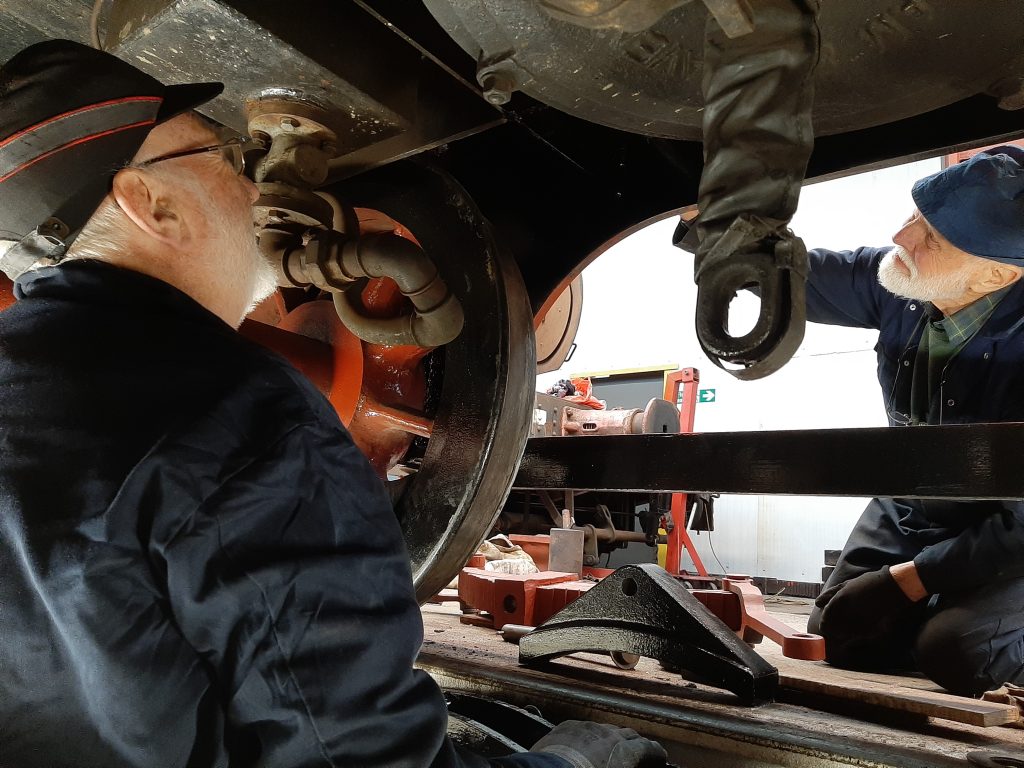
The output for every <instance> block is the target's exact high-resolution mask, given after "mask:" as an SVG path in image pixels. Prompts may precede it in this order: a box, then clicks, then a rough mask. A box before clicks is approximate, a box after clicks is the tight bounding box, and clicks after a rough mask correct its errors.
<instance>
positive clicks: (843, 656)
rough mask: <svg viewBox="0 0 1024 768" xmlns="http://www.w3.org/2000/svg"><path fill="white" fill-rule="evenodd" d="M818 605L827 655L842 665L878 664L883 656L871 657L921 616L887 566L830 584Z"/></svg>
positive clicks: (831, 660) (829, 659) (817, 602)
mask: <svg viewBox="0 0 1024 768" xmlns="http://www.w3.org/2000/svg"><path fill="white" fill-rule="evenodd" d="M815 605H817V606H818V607H819V608H822V612H821V622H820V632H821V634H822V635H823V636H824V637H825V658H826V659H827V660H828V661H830V662H832V663H833V664H837V665H839V666H850V667H873V666H876V665H878V663H879V662H880V661H882V660H881V659H872V658H869V657H870V656H873V655H876V653H878V652H884V650H885V644H886V643H885V641H886V640H887V639H888V638H890V637H892V638H893V639H895V638H897V637H898V636H899V635H901V634H902V633H905V632H906V631H908V630H909V628H910V627H911V625H912V624H913V623H914V622H915V621H917V620H918V619H919V617H920V611H919V610H916V609H915V604H914V601H913V600H911V599H910V598H909V597H907V596H906V595H905V594H904V593H903V590H902V589H900V587H899V585H898V584H897V583H896V580H895V579H893V577H892V574H891V573H889V567H888V566H886V567H885V568H882V569H881V570H878V571H870V572H868V573H862V574H861V575H860V576H858V577H856V578H854V579H850V580H849V581H847V582H844V583H842V584H839V585H836V586H835V587H830V588H829V589H828V590H827V591H826V592H823V593H822V594H821V595H820V596H819V597H818V599H817V600H815Z"/></svg>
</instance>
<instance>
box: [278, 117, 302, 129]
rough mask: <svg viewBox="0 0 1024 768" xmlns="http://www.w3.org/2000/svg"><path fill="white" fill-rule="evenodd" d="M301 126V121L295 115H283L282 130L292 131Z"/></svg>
mask: <svg viewBox="0 0 1024 768" xmlns="http://www.w3.org/2000/svg"><path fill="white" fill-rule="evenodd" d="M298 127H299V121H298V120H296V119H295V118H294V117H283V118H281V130H282V131H285V132H286V133H291V132H292V131H294V130H295V129H296V128H298Z"/></svg>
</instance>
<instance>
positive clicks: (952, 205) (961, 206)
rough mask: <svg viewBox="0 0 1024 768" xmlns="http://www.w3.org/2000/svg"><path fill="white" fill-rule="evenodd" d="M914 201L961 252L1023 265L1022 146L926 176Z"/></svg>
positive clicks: (986, 153) (915, 191)
mask: <svg viewBox="0 0 1024 768" xmlns="http://www.w3.org/2000/svg"><path fill="white" fill-rule="evenodd" d="M913 197H914V203H915V204H916V205H917V209H918V210H919V211H920V212H921V215H922V216H924V217H925V219H927V220H928V223H929V224H931V225H932V226H933V227H935V229H937V230H938V231H939V233H940V234H941V235H942V236H943V237H945V238H946V239H947V240H949V242H951V243H952V244H953V245H955V246H956V247H957V248H959V249H960V250H962V251H967V253H970V254H973V255H975V256H981V257H982V258H984V259H992V260H993V261H1001V262H1003V263H1005V264H1016V265H1017V266H1024V149H1021V148H1020V147H1014V146H1002V147H994V148H992V149H987V150H985V151H984V152H979V153H978V154H976V155H974V156H973V157H970V158H968V159H967V160H964V161H963V162H962V163H957V164H956V165H951V166H950V167H949V168H945V169H943V170H941V171H939V172H938V173H935V174H932V175H931V176H927V177H925V178H923V179H921V180H920V181H918V182H917V183H916V184H914V188H913Z"/></svg>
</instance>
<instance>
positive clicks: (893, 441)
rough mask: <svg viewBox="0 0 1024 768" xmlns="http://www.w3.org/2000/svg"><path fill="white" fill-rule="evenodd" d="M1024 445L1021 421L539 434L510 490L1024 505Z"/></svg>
mask: <svg viewBox="0 0 1024 768" xmlns="http://www.w3.org/2000/svg"><path fill="white" fill-rule="evenodd" d="M1022 448H1024V424H972V425H956V426H935V427H932V426H929V427H914V428H906V429H892V428H891V427H877V428H870V429H822V430H791V431H772V432H704V433H697V434H689V435H686V434H682V435H612V436H607V437H587V438H571V437H539V438H533V439H531V440H530V442H529V444H528V445H527V448H526V453H525V454H524V456H523V461H522V465H521V466H520V469H519V474H518V475H517V476H516V479H515V486H516V488H538V489H539V488H547V489H558V488H588V489H593V490H607V491H627V490H629V491H649V492H660V491H679V492H683V491H686V492H694V493H698V492H699V493H710V492H722V493H754V494H793V495H812V496H891V497H917V498H948V499H1024V476H1022V475H1021V473H1020V471H1019V467H1018V460H1017V457H1018V456H1020V454H1021V450H1022ZM893 457H899V459H898V460H894V458H893Z"/></svg>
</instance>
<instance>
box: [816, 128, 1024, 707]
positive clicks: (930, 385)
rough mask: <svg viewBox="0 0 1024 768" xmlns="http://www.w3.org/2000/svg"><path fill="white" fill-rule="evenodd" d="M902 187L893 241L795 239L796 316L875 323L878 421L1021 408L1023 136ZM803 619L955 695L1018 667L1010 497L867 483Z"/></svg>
mask: <svg viewBox="0 0 1024 768" xmlns="http://www.w3.org/2000/svg"><path fill="white" fill-rule="evenodd" d="M913 198H914V202H915V204H916V205H917V210H916V211H915V212H914V213H913V215H912V216H911V217H910V218H909V219H908V220H907V221H906V223H905V224H904V225H903V227H902V228H901V229H900V230H899V232H897V233H896V235H895V236H894V237H893V242H894V243H895V244H896V246H895V247H894V248H888V249H886V248H860V249H858V250H856V251H845V252H841V253H836V252H831V251H822V250H816V251H812V252H811V253H810V258H811V274H810V278H809V280H808V286H807V316H808V319H810V320H812V321H815V322H821V323H830V324H834V325H845V326H853V327H860V328H875V329H878V330H879V331H880V333H879V340H878V345H877V346H876V350H877V352H878V379H879V382H880V383H881V385H882V394H883V397H884V398H885V407H886V411H887V413H888V416H889V421H890V424H892V425H897V424H899V425H919V424H964V423H979V422H1001V421H1024V281H1022V280H1021V279H1020V277H1021V274H1022V273H1024V150H1022V149H1020V148H1019V147H1013V146H1004V147H997V148H995V149H990V150H988V151H985V152H981V153H979V154H977V155H975V156H973V157H972V158H970V159H969V160H967V161H965V162H963V163H960V164H958V165H954V166H951V167H949V168H946V169H944V170H942V171H940V172H938V173H936V174H934V175H932V176H929V177H927V178H925V179H922V180H921V181H918V182H917V183H916V184H915V185H914V188H913ZM963 458H964V460H965V461H967V460H968V457H966V456H965V457H963ZM892 460H893V461H900V460H901V457H898V456H894V457H892ZM808 628H809V630H810V631H812V632H820V633H821V634H823V635H824V636H825V639H826V646H827V655H828V660H829V661H830V662H832V663H833V664H837V665H839V666H845V667H851V668H855V669H886V668H898V667H901V666H907V665H916V666H917V668H919V669H920V670H921V671H923V672H924V673H925V674H926V675H928V676H929V677H930V678H931V679H933V680H934V681H936V682H937V683H939V684H940V685H942V686H943V687H945V688H947V689H948V690H950V691H952V692H954V693H960V694H966V695H977V694H980V693H982V692H984V691H987V690H991V689H994V688H998V687H999V686H1001V685H1003V684H1004V683H1017V684H1022V683H1024V507H1022V505H1021V503H1020V502H1015V501H1006V502H996V501H974V502H952V501H933V500H915V499H873V500H872V501H871V503H870V504H868V507H867V509H866V510H865V511H864V513H863V515H862V516H861V518H860V520H859V521H858V523H857V525H856V527H855V528H854V531H853V533H852V534H851V535H850V538H849V541H847V544H846V547H845V548H844V550H843V553H842V556H841V557H840V560H839V564H838V565H837V566H836V568H835V570H834V572H833V573H832V575H831V577H830V578H829V580H828V582H827V583H826V584H825V587H824V590H823V592H822V594H821V596H820V597H819V598H818V600H817V601H816V607H815V609H814V611H813V613H812V614H811V617H810V622H809V627H808Z"/></svg>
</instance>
